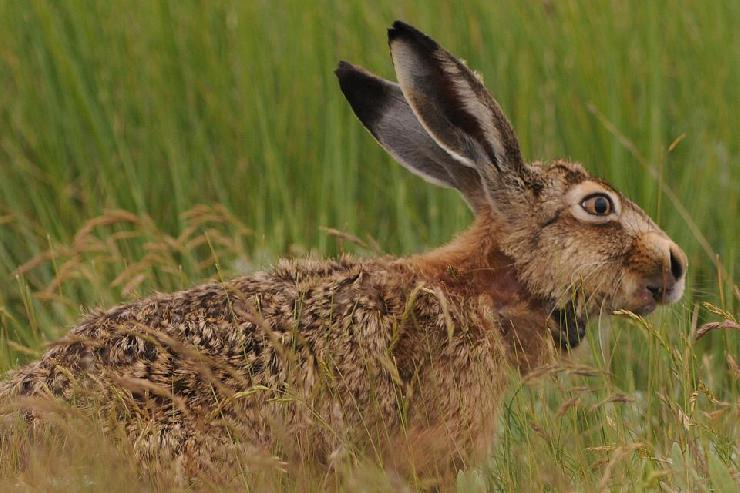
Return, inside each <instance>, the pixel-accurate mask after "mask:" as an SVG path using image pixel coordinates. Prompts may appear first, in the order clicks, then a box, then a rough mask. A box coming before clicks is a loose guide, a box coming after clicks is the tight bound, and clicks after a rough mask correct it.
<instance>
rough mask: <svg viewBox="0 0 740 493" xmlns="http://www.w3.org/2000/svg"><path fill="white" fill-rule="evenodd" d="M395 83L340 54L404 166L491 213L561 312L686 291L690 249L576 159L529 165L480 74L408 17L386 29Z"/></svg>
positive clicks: (360, 110) (351, 88)
mask: <svg viewBox="0 0 740 493" xmlns="http://www.w3.org/2000/svg"><path fill="white" fill-rule="evenodd" d="M388 39H389V44H390V50H391V56H392V58H393V64H394V66H395V71H396V76H397V78H398V84H395V83H392V82H388V81H386V80H382V79H379V78H377V77H375V76H373V75H372V74H370V73H368V72H366V71H364V70H362V69H360V68H358V67H354V66H352V65H350V64H348V63H345V62H341V63H340V65H339V68H338V69H337V76H338V77H339V82H340V85H341V88H342V91H343V92H344V94H345V96H346V97H347V99H348V100H349V102H350V104H351V105H352V108H353V109H354V111H355V113H356V114H357V116H358V117H359V119H360V120H361V121H362V123H363V124H364V125H365V127H367V129H368V130H370V132H371V133H372V135H373V136H374V137H375V138H376V139H377V140H378V142H379V143H380V145H381V146H383V148H385V149H386V150H387V151H388V152H389V153H390V154H391V155H392V156H393V157H394V158H395V159H396V160H397V161H398V162H399V163H401V164H402V165H403V166H404V167H406V168H408V169H409V170H410V171H412V172H414V173H416V174H418V175H420V176H422V177H423V178H425V179H426V180H428V181H430V182H432V183H435V184H437V185H442V186H447V187H454V188H456V189H457V190H459V191H460V192H461V193H462V195H463V196H464V197H465V199H466V201H467V202H468V204H469V205H470V207H471V208H472V209H473V210H474V211H475V212H476V213H477V214H487V215H491V216H492V217H494V218H495V220H496V223H497V224H499V225H500V226H499V227H498V229H497V230H496V232H495V234H496V235H497V236H498V237H497V238H496V243H497V244H498V247H499V248H500V250H501V252H503V253H504V254H505V255H507V256H508V257H509V258H511V259H512V261H513V263H514V264H515V268H516V272H517V275H518V276H519V279H520V281H521V282H523V283H524V284H525V285H526V286H527V288H528V289H529V290H530V292H531V293H532V294H533V295H535V296H537V297H541V298H543V299H547V300H551V301H552V302H553V304H554V306H555V307H556V308H565V307H566V306H569V307H574V308H575V309H576V312H577V313H579V314H581V315H585V314H587V313H589V312H594V311H596V310H599V309H606V310H613V309H628V310H632V311H634V312H636V313H641V314H646V313H649V312H651V311H652V310H653V309H654V308H655V306H656V304H659V303H671V302H674V301H676V300H678V299H679V298H680V297H681V295H682V294H683V290H684V284H685V279H686V267H687V260H686V255H685V254H684V253H683V251H682V250H681V249H680V248H679V247H678V246H677V245H676V244H675V243H674V242H673V241H671V239H670V238H668V236H667V235H666V234H665V233H664V232H663V231H662V230H661V229H660V228H659V227H658V226H657V225H656V224H655V223H654V222H653V221H652V220H651V219H650V218H649V217H648V216H647V215H646V214H645V213H644V212H643V211H642V210H641V209H640V208H639V207H638V206H637V205H635V204H634V203H633V202H631V201H629V200H628V199H627V198H626V197H624V196H623V195H622V194H621V193H619V192H618V191H617V190H615V189H614V188H613V187H611V186H610V185H608V184H607V183H606V182H604V181H602V180H600V179H598V178H594V177H592V176H590V175H589V174H588V173H587V172H586V170H585V169H584V168H582V167H581V166H580V165H578V164H574V163H569V162H564V161H554V162H552V163H535V164H532V165H526V164H525V163H524V161H523V160H522V157H521V153H520V151H519V145H518V142H517V138H516V135H515V134H514V131H513V129H512V128H511V125H510V124H509V122H508V120H507V119H506V117H505V116H504V114H503V112H502V111H501V108H500V107H499V105H498V104H497V103H496V101H495V100H494V99H493V98H492V97H491V95H490V94H489V93H488V91H486V89H485V87H484V86H483V83H482V82H481V80H480V79H479V77H478V76H476V74H474V73H473V72H472V71H471V70H470V69H469V68H467V67H466V66H465V64H464V63H463V62H461V61H460V60H458V59H457V58H455V57H454V56H452V55H451V54H450V53H448V52H447V51H446V50H445V49H444V48H442V47H440V46H439V45H438V44H437V43H436V42H435V41H434V40H432V39H430V38H429V37H427V36H425V35H424V34H423V33H421V32H419V31H417V30H416V29H414V28H413V27H411V26H409V25H407V24H404V23H402V22H396V23H394V25H393V27H392V28H391V29H390V30H389V31H388Z"/></svg>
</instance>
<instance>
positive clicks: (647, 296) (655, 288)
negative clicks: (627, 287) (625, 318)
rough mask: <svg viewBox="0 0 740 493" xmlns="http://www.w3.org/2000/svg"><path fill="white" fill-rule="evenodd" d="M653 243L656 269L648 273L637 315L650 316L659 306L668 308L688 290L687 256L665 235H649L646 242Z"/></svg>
mask: <svg viewBox="0 0 740 493" xmlns="http://www.w3.org/2000/svg"><path fill="white" fill-rule="evenodd" d="M642 241H643V242H646V243H649V244H650V247H649V249H648V251H650V253H651V254H652V255H650V256H651V257H653V258H652V259H651V260H652V261H653V262H654V263H653V265H654V268H652V269H650V271H651V272H649V273H646V274H647V275H646V276H645V278H644V280H643V282H642V283H641V284H640V285H639V286H638V292H637V293H636V298H637V300H636V301H637V310H635V311H637V312H639V313H643V314H647V313H650V312H652V311H653V310H654V309H655V307H656V305H659V304H660V305H665V304H670V303H674V302H676V301H678V300H679V299H681V296H683V292H684V288H685V286H686V268H687V266H688V261H687V258H686V254H685V253H684V252H683V250H681V248H680V247H679V246H678V245H676V244H675V243H674V242H673V241H671V240H670V239H668V238H667V237H665V236H663V235H662V234H656V233H648V234H647V235H645V237H643V238H642Z"/></svg>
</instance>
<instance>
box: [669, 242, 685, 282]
mask: <svg viewBox="0 0 740 493" xmlns="http://www.w3.org/2000/svg"><path fill="white" fill-rule="evenodd" d="M669 251H670V256H671V274H673V278H674V279H675V280H677V281H678V280H679V279H681V276H682V275H683V265H682V264H681V260H679V258H678V257H677V256H676V254H674V253H673V248H671V249H670V250H669Z"/></svg>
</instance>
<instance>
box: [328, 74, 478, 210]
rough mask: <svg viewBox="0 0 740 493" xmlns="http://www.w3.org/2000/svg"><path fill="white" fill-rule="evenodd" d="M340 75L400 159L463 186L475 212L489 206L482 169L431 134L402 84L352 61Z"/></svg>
mask: <svg viewBox="0 0 740 493" xmlns="http://www.w3.org/2000/svg"><path fill="white" fill-rule="evenodd" d="M335 73H336V75H337V78H338V79H339V86H340V87H341V89H342V92H343V93H344V96H345V97H346V98H347V101H349V104H350V105H351V106H352V109H353V110H354V112H355V114H356V115H357V117H358V118H359V119H360V121H361V122H362V124H363V125H364V126H365V128H367V129H368V130H369V131H370V133H371V134H372V135H373V137H375V139H376V140H377V141H378V143H379V144H380V145H381V146H382V147H383V149H385V150H386V151H387V152H388V153H389V154H390V155H391V156H393V158H394V159H395V160H396V161H398V162H399V163H400V164H401V165H403V166H404V167H405V168H407V169H408V170H410V171H411V172H413V173H414V174H416V175H419V176H421V177H422V178H424V179H425V180H427V181H429V182H431V183H433V184H435V185H439V186H443V187H453V188H456V189H458V190H459V191H460V192H461V193H462V194H463V196H464V197H465V200H466V201H467V202H468V204H469V205H470V207H471V208H473V209H474V210H477V209H479V208H480V207H483V206H487V205H488V203H487V201H486V198H485V193H484V192H483V186H482V183H481V178H480V175H479V174H478V172H477V171H476V170H475V169H473V168H468V167H465V166H462V165H460V163H459V162H457V161H456V160H455V159H454V158H453V157H452V156H450V154H448V153H447V152H446V151H445V150H444V149H442V148H441V147H440V146H439V145H438V144H437V143H436V142H435V141H434V139H432V138H431V137H430V136H429V134H428V133H427V131H426V130H424V128H423V127H422V126H421V124H420V123H419V121H418V120H417V119H416V116H415V115H414V112H413V111H412V110H411V107H410V106H409V105H408V103H407V102H406V100H405V99H404V97H403V93H402V92H401V88H400V87H399V86H398V84H395V83H393V82H389V81H387V80H383V79H381V78H379V77H376V76H374V75H373V74H371V73H370V72H368V71H366V70H364V69H362V68H360V67H356V66H353V65H351V64H349V63H347V62H339V67H338V68H337V70H336V72H335ZM460 168H462V169H460Z"/></svg>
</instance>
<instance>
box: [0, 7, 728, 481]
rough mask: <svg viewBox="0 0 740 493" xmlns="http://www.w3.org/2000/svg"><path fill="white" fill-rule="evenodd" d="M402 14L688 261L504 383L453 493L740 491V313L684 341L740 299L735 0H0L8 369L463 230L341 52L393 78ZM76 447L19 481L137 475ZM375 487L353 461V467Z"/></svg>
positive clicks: (541, 150) (542, 152) (3, 306)
mask: <svg viewBox="0 0 740 493" xmlns="http://www.w3.org/2000/svg"><path fill="white" fill-rule="evenodd" d="M396 18H402V19H405V20H407V21H409V22H411V23H413V24H415V25H417V26H419V27H420V28H422V29H423V30H425V31H427V32H428V33H430V34H432V35H433V36H434V37H435V38H436V39H437V40H439V41H440V42H442V43H443V44H444V45H446V46H447V47H448V48H449V49H450V50H451V51H453V52H455V53H456V54H458V55H461V56H463V57H464V58H465V59H466V60H467V61H468V63H469V64H470V65H471V66H472V67H475V68H476V69H478V70H479V71H480V72H481V73H482V74H483V76H484V77H485V80H486V83H487V85H488V87H489V88H490V89H491V90H492V91H493V92H494V93H495V95H496V96H497V98H498V99H499V101H500V102H501V104H502V106H503V107H504V108H505V110H506V112H507V113H508V115H509V116H510V118H511V120H512V122H513V124H514V127H515V129H516V130H517V133H518V135H519V137H520V140H521V146H522V150H523V153H524V155H525V156H526V157H527V158H528V159H531V160H535V159H550V158H555V157H569V158H571V159H574V160H577V161H580V162H582V163H584V165H585V166H586V167H587V168H588V169H589V170H591V171H592V172H593V173H594V174H597V175H599V176H602V177H604V178H606V179H608V180H609V181H610V182H611V183H613V184H614V185H615V186H617V187H618V188H619V189H620V190H622V191H624V192H625V193H626V194H628V195H629V196H630V197H631V198H632V199H634V200H635V201H636V202H637V203H638V204H640V205H641V206H642V207H643V209H645V210H646V211H647V212H648V213H649V214H651V215H652V216H653V217H654V218H655V219H656V221H657V222H658V223H659V224H660V225H661V226H662V227H663V228H664V229H665V230H666V231H667V232H668V233H669V234H670V235H671V237H672V238H673V239H674V240H675V241H676V242H677V243H679V244H680V245H681V246H682V247H683V248H684V250H685V251H686V252H687V254H688V256H689V263H690V271H689V282H688V290H687V294H686V296H685V297H684V299H683V300H682V301H681V303H680V304H679V305H677V306H676V307H674V308H670V309H663V310H661V311H659V313H657V314H655V315H653V316H651V317H650V318H649V319H648V321H643V320H634V319H632V318H630V317H629V316H621V317H618V318H615V319H612V320H611V321H609V322H606V321H604V322H602V323H600V324H599V325H598V326H594V327H592V328H591V330H590V332H589V344H588V345H587V347H585V348H584V349H581V350H579V351H578V352H577V354H574V355H573V356H571V358H570V360H569V362H568V363H567V364H564V365H561V366H559V367H553V368H549V369H546V370H543V372H541V373H540V374H535V375H534V376H530V377H526V378H524V379H522V378H520V377H517V376H513V379H514V385H513V386H512V389H511V392H510V393H509V394H508V397H507V399H506V402H505V403H504V406H503V412H502V417H501V424H500V429H499V433H498V438H497V442H496V446H495V449H494V450H493V451H492V454H491V457H490V460H489V461H488V463H486V464H482V465H481V466H480V467H479V468H477V469H476V470H474V471H468V472H466V473H464V474H462V475H461V477H460V478H459V489H460V490H462V491H473V490H475V488H477V487H480V486H481V485H485V486H486V487H488V488H490V489H494V490H503V491H522V490H532V491H544V490H548V491H564V490H576V491H593V490H597V489H613V490H622V491H633V490H644V489H659V488H663V489H664V490H666V491H702V490H703V491H732V490H734V488H733V485H734V483H735V482H737V481H738V473H737V470H738V464H737V462H738V457H737V447H738V441H739V440H740V438H739V437H738V429H737V422H738V414H739V413H738V410H739V407H738V378H739V376H738V369H737V363H736V361H737V359H738V356H737V355H738V349H739V348H740V345H739V344H738V338H737V331H733V330H721V329H720V330H713V331H711V332H710V333H709V334H708V335H707V336H706V337H703V338H701V339H700V340H695V339H694V338H692V334H693V333H694V332H695V331H696V329H697V327H698V326H700V325H702V324H704V323H707V322H712V321H721V320H724V319H733V317H735V318H736V317H737V313H738V303H739V302H740V292H739V291H738V286H737V271H738V268H739V265H740V264H739V261H740V257H739V256H738V245H739V244H740V238H739V235H738V224H740V220H739V219H738V211H739V210H740V204H739V198H740V140H738V138H737V129H738V128H740V92H738V90H737V88H738V87H740V39H738V38H739V37H740V31H738V29H737V25H738V24H739V23H740V4H738V2H732V1H724V2H721V1H717V2H712V3H709V4H707V3H703V2H693V1H688V0H687V1H678V0H656V1H651V2H639V1H626V2H616V1H603V0H598V1H595V2H585V1H563V2H550V1H542V2H534V1H533V2H519V1H516V0H501V1H497V2H484V1H475V2H466V3H464V4H462V5H457V4H452V3H449V2H444V1H429V2H404V3H403V4H401V5H399V3H398V2H392V1H389V0H382V1H378V2H372V3H365V2H339V1H317V2H311V3H310V4H309V3H307V2H299V1H295V0H285V1H282V2H279V3H277V2H263V1H257V0H253V1H247V2H227V1H212V2H199V1H183V2H167V1H161V2H133V1H126V0H115V1H110V2H91V1H81V0H70V1H67V2H64V3H59V2H49V1H30V2H12V1H1V2H0V370H6V369H9V368H12V367H15V366H17V365H19V364H22V363H23V362H25V361H28V360H30V359H33V358H35V357H37V355H38V354H40V352H41V351H42V349H43V347H44V345H45V344H47V343H48V342H50V341H53V340H54V339H56V338H57V337H59V336H60V335H61V334H63V333H64V332H66V330H67V329H68V328H69V327H70V326H71V325H72V324H74V322H75V320H77V319H78V318H79V316H80V311H81V309H80V308H81V307H83V310H87V309H89V308H92V307H98V306H110V305H112V304H115V303H117V302H120V301H122V300H126V299H132V298H135V297H138V296H142V295H145V294H147V293H151V292H152V291H154V290H163V291H165V290H166V291H169V290H173V289H178V288H184V287H187V286H190V285H192V284H194V283H196V282H198V281H200V280H203V279H206V278H210V277H216V276H225V277H228V276H231V275H235V274H238V273H241V272H245V271H249V270H252V269H255V268H258V267H263V266H266V265H269V264H270V263H271V262H273V261H274V260H275V259H276V258H277V257H279V256H282V255H305V254H307V253H309V252H315V253H318V254H321V255H334V254H336V253H338V252H339V251H343V250H349V251H353V252H357V253H360V254H369V253H371V252H372V251H373V250H375V249H377V247H375V246H374V245H380V248H381V249H382V250H383V251H385V252H389V253H393V254H403V253H410V252H415V251H419V250H423V249H425V248H428V247H430V246H432V245H437V244H439V243H442V242H444V241H446V240H447V239H448V238H450V237H451V236H452V235H453V234H454V232H456V231H459V230H461V229H462V228H464V227H465V226H466V225H467V224H468V223H469V222H470V219H471V217H470V213H469V212H468V211H467V210H466V208H465V206H464V204H463V202H462V200H460V198H459V197H458V196H457V195H456V194H455V193H454V192H451V191H446V190H440V189H436V188H433V187H431V186H429V185H426V184H424V183H423V182H422V181H421V180H419V179H417V178H415V177H413V176H410V175H409V174H408V173H407V172H405V171H404V170H403V169H401V167H400V166H397V165H395V164H394V163H392V161H391V159H390V158H389V157H387V156H386V155H385V154H384V153H383V151H382V150H381V149H379V147H378V146H377V145H376V144H375V143H374V142H373V141H372V139H371V138H370V137H369V135H367V133H366V132H365V131H364V130H363V129H362V128H361V125H360V124H359V123H358V122H357V121H356V120H355V119H354V117H353V116H352V114H351V111H350V109H349V107H348V105H347V104H346V102H345V101H344V100H343V98H342V96H341V94H340V92H339V90H338V88H337V84H336V80H335V78H334V75H333V73H332V71H333V69H334V67H335V65H336V62H337V61H338V60H339V59H347V60H349V61H351V62H355V63H360V64H362V65H364V66H365V67H367V68H369V69H371V70H373V71H375V72H376V73H379V74H382V75H383V76H385V77H388V78H392V67H391V64H390V60H389V57H388V52H387V51H388V50H387V48H386V45H385V31H384V30H385V28H386V27H387V26H388V25H389V24H390V23H391V22H392V20H394V19H396ZM326 228H336V229H338V230H341V231H345V232H347V233H349V234H351V235H354V236H356V237H357V238H359V239H361V240H362V241H363V242H364V243H365V247H362V246H358V245H356V244H355V243H353V242H352V241H347V240H346V238H344V237H342V236H337V235H336V234H331V233H329V232H327V229H326ZM83 438H84V437H83ZM98 438H99V437H98ZM88 439H89V440H91V441H94V442H96V441H98V440H96V439H95V438H94V437H92V438H90V437H88ZM81 440H82V438H81ZM81 443H85V441H84V440H83V441H82V442H81ZM84 448H85V447H84V446H77V445H74V444H72V445H70V449H69V450H72V451H76V452H79V454H71V455H68V456H65V457H63V458H60V457H55V458H54V460H52V459H51V458H52V457H54V455H53V454H47V455H45V456H44V455H43V454H41V455H40V457H47V459H48V460H41V461H40V462H38V463H35V465H34V467H33V468H31V469H30V470H29V471H30V472H28V473H26V475H25V476H23V477H20V478H15V479H12V478H11V479H9V480H8V481H10V482H9V483H8V484H14V485H16V486H18V485H20V486H18V487H20V488H21V489H23V488H24V486H23V485H26V487H28V488H30V489H34V488H37V489H64V484H66V485H67V486H69V485H70V484H73V485H75V489H85V488H93V487H94V485H95V484H98V483H96V482H95V481H97V482H104V481H107V482H110V483H117V484H121V483H120V476H118V475H116V474H117V473H115V468H114V467H112V466H111V464H115V463H116V461H115V460H113V459H111V460H108V461H106V460H102V461H97V462H96V461H92V462H94V463H95V464H94V465H92V466H91V465H90V462H91V461H90V460H88V459H89V458H90V457H89V455H85V454H84V453H82V452H81V451H82V450H84ZM106 450H107V449H106ZM114 456H115V451H111V452H110V453H108V452H106V453H104V454H102V457H104V458H110V457H114ZM59 464H62V465H59ZM60 468H61V469H60ZM91 477H92V478H97V479H95V480H94V481H92V480H89V478H91ZM733 477H734V479H733ZM53 478H66V479H65V480H67V481H69V483H59V482H58V481H57V483H54V482H53V481H52V480H53ZM85 478H88V479H85ZM247 479H248V478H247ZM375 480H377V481H378V484H379V486H378V487H379V488H380V489H383V484H382V481H384V479H382V475H381V474H379V473H378V471H373V469H372V468H369V469H367V470H366V469H357V470H353V471H352V472H350V473H348V476H346V477H344V479H343V482H342V483H341V484H342V485H343V486H341V487H345V488H349V487H350V486H348V485H352V484H355V485H356V484H358V482H360V483H367V482H369V481H375ZM86 481H87V482H86ZM90 481H92V483H91V482H90ZM280 481H281V482H278V483H274V484H277V485H279V486H280V487H284V488H288V489H290V488H292V489H302V486H301V483H296V482H291V481H290V480H280ZM353 481H355V482H354V483H353ZM54 485H56V486H54ZM60 485H61V486H60ZM86 485H87V486H86ZM91 485H93V486H91ZM303 486H305V484H304V485H303ZM386 487H387V485H386ZM723 488H724V489H723Z"/></svg>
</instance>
